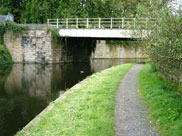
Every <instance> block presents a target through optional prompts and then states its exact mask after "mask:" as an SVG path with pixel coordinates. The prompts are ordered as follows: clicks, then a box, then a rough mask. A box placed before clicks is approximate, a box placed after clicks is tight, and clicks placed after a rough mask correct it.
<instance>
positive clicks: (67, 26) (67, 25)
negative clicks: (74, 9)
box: [66, 18, 68, 28]
mask: <svg viewBox="0 0 182 136" xmlns="http://www.w3.org/2000/svg"><path fill="white" fill-rule="evenodd" d="M66 28H68V18H66Z"/></svg>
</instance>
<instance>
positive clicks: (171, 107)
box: [139, 64, 182, 136]
mask: <svg viewBox="0 0 182 136" xmlns="http://www.w3.org/2000/svg"><path fill="white" fill-rule="evenodd" d="M139 89H140V95H141V98H142V99H143V100H144V102H145V103H146V104H147V105H148V107H149V109H150V110H149V114H150V116H151V119H152V120H153V122H154V123H155V124H156V127H157V128H158V130H159V131H160V132H161V134H162V135H164V136H182V96H181V95H179V94H178V93H177V92H176V91H175V90H174V89H171V88H170V87H169V85H167V84H165V82H164V81H163V79H162V78H161V77H160V76H159V74H158V73H157V72H154V71H153V70H152V68H151V66H150V65H149V64H147V65H145V66H144V67H143V69H142V70H141V72H140V74H139Z"/></svg>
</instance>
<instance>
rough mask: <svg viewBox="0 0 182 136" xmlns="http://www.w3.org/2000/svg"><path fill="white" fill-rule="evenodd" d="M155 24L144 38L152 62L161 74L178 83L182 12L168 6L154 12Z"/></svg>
mask: <svg viewBox="0 0 182 136" xmlns="http://www.w3.org/2000/svg"><path fill="white" fill-rule="evenodd" d="M155 16H156V18H157V19H156V25H155V26H152V27H151V28H150V29H151V33H150V34H148V36H147V37H146V38H145V39H144V45H145V47H146V51H147V52H148V54H149V57H150V59H151V61H152V64H153V66H154V67H155V68H157V69H158V70H159V71H160V72H161V73H162V75H163V76H165V77H166V78H167V79H171V80H172V81H174V83H176V85H179V84H181V83H182V80H180V78H181V75H182V33H181V32H182V14H181V12H178V13H177V14H174V13H173V12H171V10H170V9H169V8H167V7H166V8H163V9H162V11H158V12H155Z"/></svg>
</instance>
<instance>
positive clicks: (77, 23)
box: [76, 18, 78, 28]
mask: <svg viewBox="0 0 182 136" xmlns="http://www.w3.org/2000/svg"><path fill="white" fill-rule="evenodd" d="M76 28H78V18H77V19H76Z"/></svg>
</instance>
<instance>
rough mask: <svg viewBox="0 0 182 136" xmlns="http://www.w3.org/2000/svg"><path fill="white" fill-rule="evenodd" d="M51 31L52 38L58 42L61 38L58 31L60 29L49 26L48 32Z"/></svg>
mask: <svg viewBox="0 0 182 136" xmlns="http://www.w3.org/2000/svg"><path fill="white" fill-rule="evenodd" d="M49 32H51V38H52V40H53V42H56V43H58V41H59V39H60V35H59V32H58V29H56V28H51V27H48V28H47V33H49Z"/></svg>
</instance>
